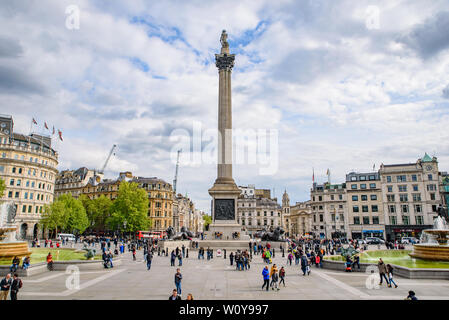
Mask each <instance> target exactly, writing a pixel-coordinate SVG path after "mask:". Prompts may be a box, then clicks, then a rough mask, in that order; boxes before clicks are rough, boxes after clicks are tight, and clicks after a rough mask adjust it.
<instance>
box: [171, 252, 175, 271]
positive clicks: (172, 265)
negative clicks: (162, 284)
mask: <svg viewBox="0 0 449 320" xmlns="http://www.w3.org/2000/svg"><path fill="white" fill-rule="evenodd" d="M175 259H176V255H175V251H174V250H172V251H171V254H170V266H171V267H174V266H175Z"/></svg>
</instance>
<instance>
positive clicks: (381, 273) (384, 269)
mask: <svg viewBox="0 0 449 320" xmlns="http://www.w3.org/2000/svg"><path fill="white" fill-rule="evenodd" d="M377 268H378V269H379V277H380V282H379V285H381V284H382V283H383V279H385V282H386V283H387V286H390V282H389V281H388V278H387V275H386V274H387V266H386V265H385V263H384V262H383V260H382V258H379V262H378V263H377Z"/></svg>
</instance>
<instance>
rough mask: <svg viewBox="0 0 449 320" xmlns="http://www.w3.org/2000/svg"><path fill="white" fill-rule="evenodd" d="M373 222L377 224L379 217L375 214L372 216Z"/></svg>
mask: <svg viewBox="0 0 449 320" xmlns="http://www.w3.org/2000/svg"><path fill="white" fill-rule="evenodd" d="M373 224H379V217H377V216H374V217H373Z"/></svg>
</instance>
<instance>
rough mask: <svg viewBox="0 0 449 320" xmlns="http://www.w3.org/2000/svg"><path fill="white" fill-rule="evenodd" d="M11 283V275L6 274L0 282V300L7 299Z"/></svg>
mask: <svg viewBox="0 0 449 320" xmlns="http://www.w3.org/2000/svg"><path fill="white" fill-rule="evenodd" d="M11 283H12V281H11V274H9V273H8V274H7V275H6V277H4V278H3V279H2V281H1V282H0V300H6V299H7V298H8V293H9V289H10V288H11Z"/></svg>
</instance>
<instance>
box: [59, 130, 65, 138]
mask: <svg viewBox="0 0 449 320" xmlns="http://www.w3.org/2000/svg"><path fill="white" fill-rule="evenodd" d="M58 135H59V139H61V141H64V140H63V139H62V131H61V130H59V129H58Z"/></svg>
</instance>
